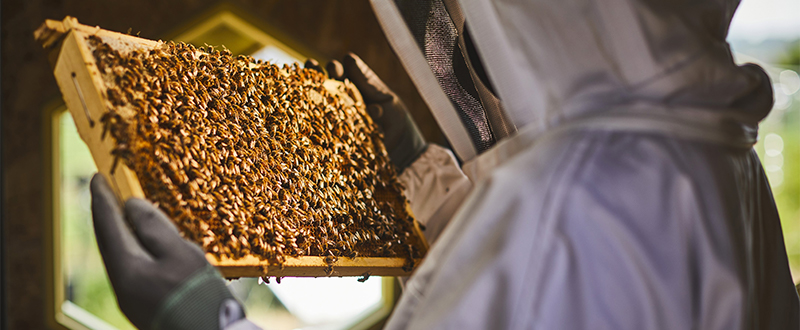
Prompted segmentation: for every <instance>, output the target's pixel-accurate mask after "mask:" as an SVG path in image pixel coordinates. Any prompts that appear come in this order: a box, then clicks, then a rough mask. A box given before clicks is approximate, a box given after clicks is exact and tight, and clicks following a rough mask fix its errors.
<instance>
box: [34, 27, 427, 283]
mask: <svg viewBox="0 0 800 330" xmlns="http://www.w3.org/2000/svg"><path fill="white" fill-rule="evenodd" d="M90 35H95V36H98V37H100V38H101V39H103V41H104V42H106V43H108V44H109V45H111V46H112V47H114V48H115V49H117V50H119V51H121V52H123V53H124V52H127V51H130V50H134V49H152V48H154V47H158V46H159V45H161V44H162V42H161V41H153V40H147V39H143V38H138V37H135V36H130V35H126V34H122V33H117V32H112V31H106V30H103V29H101V28H99V27H89V26H85V25H81V24H79V23H78V21H77V20H76V19H74V18H72V17H67V18H65V19H64V21H61V22H59V21H52V20H48V21H46V22H45V23H44V24H43V25H42V27H41V28H39V29H38V30H37V31H36V33H35V37H36V39H37V40H39V41H40V43H42V45H43V47H44V48H45V49H46V50H48V51H50V52H51V54H52V55H53V56H51V60H52V62H53V67H54V70H53V73H54V75H55V77H56V81H57V83H58V86H59V88H60V89H61V93H62V95H63V97H64V102H65V103H66V105H67V108H68V109H69V111H70V114H71V115H72V117H73V119H74V121H75V125H76V126H77V128H78V132H79V134H80V136H81V139H83V141H84V142H85V143H86V145H87V146H88V147H89V150H90V152H91V154H92V158H93V159H94V161H95V164H96V165H97V169H98V171H99V172H100V173H102V174H103V175H104V176H105V177H106V178H107V179H108V180H109V182H110V183H111V185H112V188H113V189H114V192H115V193H116V194H117V197H118V198H119V200H120V203H121V201H124V200H126V199H128V198H130V197H139V198H144V197H145V196H144V192H143V191H142V188H141V185H140V183H139V179H138V178H137V176H136V173H135V172H133V171H132V170H131V169H130V168H128V167H127V166H125V164H123V163H119V164H117V165H116V171H115V172H114V174H113V175H112V174H111V168H112V166H113V161H114V159H113V156H112V155H111V151H112V150H113V149H114V144H115V143H114V141H113V139H111V138H105V139H102V138H101V135H102V133H103V132H102V130H103V128H102V124H101V123H100V117H101V116H102V115H103V113H105V111H106V109H107V107H110V106H111V105H110V103H108V101H107V100H106V97H105V95H106V92H105V91H106V85H105V82H104V81H103V78H102V76H101V74H100V72H99V69H98V68H97V65H96V63H95V59H94V56H93V55H92V53H91V51H90V50H89V48H88V46H87V43H86V37H87V36H90ZM324 87H325V88H326V89H328V90H329V91H331V92H333V93H337V94H346V95H348V96H349V97H352V98H353V99H354V101H355V102H356V103H361V104H363V101H362V99H361V95H360V94H359V93H358V90H357V89H355V87H354V86H353V85H352V84H351V83H350V82H345V83H342V82H339V81H335V80H328V81H326V82H325V83H324ZM408 212H409V214H411V211H410V210H408ZM414 229H415V232H416V235H417V236H418V237H419V239H420V240H421V242H422V244H423V245H424V247H425V250H427V248H428V245H427V242H426V241H425V238H424V235H422V231H421V230H420V227H419V223H417V222H416V220H415V221H414ZM422 252H423V253H425V252H427V251H422ZM206 258H207V259H208V260H209V262H210V263H211V264H212V265H215V266H216V267H217V268H218V269H219V270H220V272H221V273H222V274H223V276H225V277H227V278H238V277H256V276H264V275H267V276H277V277H283V276H302V277H320V276H328V274H327V272H326V268H327V267H328V265H327V264H326V263H325V258H324V257H319V256H303V257H287V259H286V262H285V263H284V264H283V265H282V266H280V265H275V264H270V263H269V262H268V261H265V260H261V259H259V258H258V257H256V256H252V255H248V256H245V257H243V258H240V259H235V260H234V259H229V258H227V257H223V258H221V259H218V258H217V257H216V255H214V254H212V253H207V254H206ZM415 262H416V264H419V263H420V262H421V260H416V261H415ZM405 263H406V260H405V258H384V257H357V258H353V259H350V258H346V257H342V258H339V259H338V260H336V261H335V262H334V263H333V264H332V265H333V273H332V274H330V276H362V275H363V274H367V273H368V274H370V275H376V276H408V275H410V274H411V273H410V272H408V271H406V270H404V269H403V266H404V264H405Z"/></svg>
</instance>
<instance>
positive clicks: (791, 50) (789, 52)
mask: <svg viewBox="0 0 800 330" xmlns="http://www.w3.org/2000/svg"><path fill="white" fill-rule="evenodd" d="M777 64H778V65H782V66H789V67H792V66H800V39H797V40H795V41H793V42H788V43H786V51H785V52H784V53H783V54H782V55H780V56H779V57H778V63H777Z"/></svg>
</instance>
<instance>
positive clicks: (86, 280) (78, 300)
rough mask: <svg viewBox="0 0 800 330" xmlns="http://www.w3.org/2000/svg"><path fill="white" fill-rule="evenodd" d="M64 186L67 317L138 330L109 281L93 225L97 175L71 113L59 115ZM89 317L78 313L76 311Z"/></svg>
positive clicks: (62, 216) (60, 195)
mask: <svg viewBox="0 0 800 330" xmlns="http://www.w3.org/2000/svg"><path fill="white" fill-rule="evenodd" d="M56 122H57V124H58V125H59V128H58V132H59V136H58V150H57V152H58V161H59V171H58V178H57V179H58V180H59V181H58V182H59V183H60V185H61V187H60V188H61V190H60V191H59V192H58V194H57V198H59V202H60V204H61V205H60V206H61V207H60V210H59V218H60V219H61V249H60V250H61V258H62V259H61V262H62V267H63V268H62V269H63V274H62V276H63V278H64V297H65V299H66V300H67V301H68V302H65V304H64V306H62V312H64V313H65V314H67V315H69V316H71V317H73V318H76V319H77V320H78V321H80V322H83V323H84V324H86V323H91V324H102V323H98V322H95V320H92V319H91V315H94V316H95V317H97V318H99V319H101V320H102V321H105V322H106V323H108V324H110V325H112V326H115V327H117V328H120V329H135V328H134V327H133V325H132V324H130V322H128V319H127V318H125V316H124V315H123V314H122V312H120V310H119V308H118V307H117V301H116V298H115V296H114V293H113V291H112V289H111V284H110V283H109V282H108V277H107V276H106V271H105V268H104V267H103V261H102V259H101V258H100V252H99V251H98V250H97V243H95V239H94V227H93V226H92V213H91V196H90V194H89V180H91V178H92V175H93V174H94V173H95V172H96V171H97V170H96V168H95V165H94V161H92V156H91V154H90V153H89V149H88V148H87V147H86V144H84V143H83V140H81V138H80V136H78V131H77V129H76V128H75V124H74V123H73V122H72V116H70V114H69V113H68V112H67V111H63V112H61V113H60V114H58V115H57V119H56ZM76 306H77V307H80V308H81V309H83V310H85V311H86V312H88V314H82V313H80V312H76V310H78V309H76V308H75V307H76Z"/></svg>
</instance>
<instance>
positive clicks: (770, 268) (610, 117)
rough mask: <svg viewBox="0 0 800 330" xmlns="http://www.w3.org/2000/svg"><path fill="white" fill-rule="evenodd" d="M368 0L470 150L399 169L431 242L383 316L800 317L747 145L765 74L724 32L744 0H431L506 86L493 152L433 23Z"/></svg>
mask: <svg viewBox="0 0 800 330" xmlns="http://www.w3.org/2000/svg"><path fill="white" fill-rule="evenodd" d="M371 1H372V3H373V7H374V9H375V12H376V14H377V16H378V18H379V21H380V22H381V24H382V26H383V29H384V31H385V32H386V34H387V37H388V38H389V40H390V43H391V44H392V46H393V47H394V49H395V51H396V52H397V54H398V55H399V57H400V58H401V60H402V61H403V64H404V66H405V67H406V69H407V71H408V72H409V74H410V75H411V77H412V79H414V81H415V83H416V84H417V87H418V89H419V90H420V93H421V94H422V95H423V97H424V98H425V100H426V102H427V103H428V104H429V105H430V107H431V109H432V111H433V112H434V116H435V117H436V119H437V121H438V122H439V125H440V126H441V127H442V130H443V131H444V132H445V134H446V135H447V137H448V139H449V141H450V142H451V144H452V146H453V149H454V151H455V152H456V154H457V155H458V156H459V157H460V158H461V159H462V160H463V161H464V165H463V167H462V168H460V167H459V165H458V163H457V161H456V160H455V158H454V157H453V155H452V154H450V153H449V151H447V150H446V149H443V148H440V147H436V146H431V147H430V148H429V149H428V150H427V151H426V152H425V153H424V154H423V155H422V156H421V157H420V158H419V159H418V160H417V161H416V162H415V163H413V164H412V165H411V166H410V167H409V168H408V169H406V170H405V171H404V172H403V173H402V175H401V180H402V181H403V182H404V183H405V184H406V186H407V195H408V197H409V199H410V200H411V207H412V210H413V212H414V213H415V215H416V216H417V218H418V219H419V220H420V221H421V222H423V223H425V224H426V225H427V228H428V229H427V230H426V236H428V238H429V239H430V240H431V241H434V240H435V241H436V242H435V244H433V245H432V248H431V250H430V251H429V253H428V255H427V257H426V259H425V261H424V262H423V263H422V264H421V265H420V266H419V268H418V269H417V270H416V273H415V274H414V276H412V277H411V279H410V280H409V281H408V283H407V284H406V289H405V292H404V293H403V296H402V298H401V300H400V302H399V304H398V306H397V307H396V309H395V311H394V314H393V315H392V317H391V319H390V320H389V322H388V324H387V328H389V329H439V328H444V329H468V328H475V329H501V328H508V329H751V328H759V329H766V328H769V329H798V327H800V326H799V325H798V323H799V322H800V321H799V314H798V313H799V312H800V309H799V308H800V305H798V296H797V293H796V291H795V288H794V285H793V284H792V279H791V277H790V273H789V268H788V262H787V258H786V253H785V250H784V243H783V237H782V234H781V226H780V222H779V218H778V214H777V211H776V208H775V204H774V202H773V199H772V195H771V192H770V187H769V184H768V182H767V180H766V177H765V176H764V172H763V170H762V167H761V164H760V163H759V160H758V158H757V156H756V154H755V152H754V151H753V149H752V145H753V144H754V143H755V141H756V136H757V127H758V122H759V121H760V120H761V119H763V118H764V117H765V116H766V115H767V113H768V112H769V110H770V108H771V105H772V91H771V86H770V82H769V78H768V77H767V75H766V74H765V73H764V71H763V70H762V69H761V68H759V67H757V66H755V65H745V66H737V65H735V64H734V62H733V59H732V56H731V51H730V49H729V46H728V44H727V43H726V42H725V38H726V35H727V30H728V25H729V23H730V20H731V17H732V16H733V13H734V11H735V9H736V7H737V5H738V1H735V0H695V1H668V0H660V1H655V0H652V1H646V0H603V1H600V0H541V1H532V0H529V1H518V0H496V1H460V6H461V8H460V11H461V12H460V13H459V12H458V11H459V9H458V4H454V3H455V1H448V0H435V1H432V3H433V5H431V6H429V7H430V8H428V7H424V8H425V9H424V10H427V11H428V15H429V16H431V17H435V16H437V15H438V16H441V15H443V14H444V15H446V14H447V12H442V8H445V7H446V9H447V10H448V11H449V14H450V16H452V17H453V18H452V21H453V22H454V23H455V26H456V31H458V32H459V33H461V32H462V31H460V30H458V24H459V22H462V23H463V20H466V22H467V26H468V28H469V30H470V32H471V35H472V39H473V41H474V44H475V47H476V49H477V52H478V54H479V55H480V57H481V58H482V60H483V65H484V66H485V69H486V72H487V73H488V78H489V80H490V82H491V84H492V85H493V86H494V88H495V91H496V93H497V96H498V97H499V99H500V100H502V106H501V111H503V113H502V114H496V113H495V114H494V115H493V116H494V117H495V119H492V118H491V117H492V115H489V116H488V117H490V118H489V119H488V122H489V125H488V126H490V127H492V128H496V127H499V126H501V125H496V123H497V122H498V121H497V120H496V118H501V119H500V121H501V122H503V125H502V126H504V127H506V128H504V130H503V132H495V138H496V139H497V143H496V144H494V145H493V146H491V147H489V148H485V147H484V146H483V145H481V144H480V143H478V142H476V141H477V140H476V139H475V137H474V134H473V131H470V129H469V128H466V127H465V125H463V124H462V122H463V118H462V119H460V117H459V114H457V109H456V107H457V106H458V105H457V104H456V103H458V102H457V101H452V99H450V100H449V99H448V97H452V95H451V94H450V92H452V90H448V88H446V87H445V88H444V91H443V88H440V87H439V85H440V84H441V85H443V86H444V85H446V84H447V81H446V78H447V77H448V76H447V74H448V71H447V68H444V69H442V68H441V67H436V66H433V65H429V63H428V62H430V61H431V59H432V58H434V60H441V59H440V58H439V59H436V58H435V57H436V55H435V54H436V51H437V50H436V49H433V48H432V47H437V46H436V45H431V44H428V43H427V40H429V38H430V37H431V35H432V34H434V33H439V32H436V31H437V30H436V29H439V30H441V26H438V27H437V26H431V24H436V23H435V22H434V23H431V21H433V20H431V21H429V22H427V23H425V22H423V23H424V24H423V25H425V24H427V25H428V26H427V27H425V28H424V31H425V32H424V33H423V34H420V33H419V31H420V29H417V30H416V31H415V30H414V29H413V28H412V29H411V30H409V27H410V26H412V24H418V23H419V22H416V23H414V22H413V20H409V18H408V12H413V11H414V10H416V11H417V12H419V11H420V7H419V6H417V7H414V8H415V9H413V10H412V9H409V8H410V7H408V6H413V5H418V4H419V3H420V1H405V0H396V1H393V0H371ZM443 1H444V2H445V3H447V5H446V6H443V4H442V2H443ZM751 1H753V0H751ZM422 2H429V1H422ZM404 6H407V7H406V8H404ZM404 15H405V16H404ZM431 31H433V32H431ZM421 38H424V39H421ZM420 40H424V42H422V44H421V43H420ZM458 42H463V41H462V40H459V41H458ZM473 61H474V59H473ZM443 77H444V78H443ZM472 77H473V78H474V77H475V75H474V74H473V75H472ZM443 82H444V83H443ZM456 92H457V91H456ZM459 102H460V101H459ZM486 108H487V109H488V108H490V107H486ZM495 109H496V107H495ZM503 109H504V110H503ZM487 111H488V110H487ZM493 120H494V121H493ZM486 121H487V120H484V122H486ZM479 125H482V124H480V123H479ZM471 134H473V135H471ZM471 142H472V143H471ZM451 219H452V220H451ZM448 222H449V224H448ZM440 232H441V235H440V236H439V233H440ZM437 236H438V238H437Z"/></svg>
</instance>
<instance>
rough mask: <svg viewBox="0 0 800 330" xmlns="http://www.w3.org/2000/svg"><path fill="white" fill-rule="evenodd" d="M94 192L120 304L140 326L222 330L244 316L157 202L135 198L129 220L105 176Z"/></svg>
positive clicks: (98, 228)
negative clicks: (127, 222)
mask: <svg viewBox="0 0 800 330" xmlns="http://www.w3.org/2000/svg"><path fill="white" fill-rule="evenodd" d="M91 192H92V218H93V220H94V230H95V235H96V236H97V245H98V247H99V249H100V254H101V255H102V256H103V262H104V263H105V265H106V272H107V273H108V278H109V279H110V280H111V286H112V287H113V288H114V292H115V293H116V295H117V303H118V304H119V307H120V309H121V310H122V312H123V313H125V315H126V316H127V317H128V319H129V320H130V321H131V322H132V323H133V324H134V325H135V326H136V327H138V328H140V329H221V328H223V327H225V326H227V325H228V324H230V323H232V322H233V321H236V320H238V319H241V318H243V317H244V313H243V312H242V308H241V306H240V305H239V304H238V302H237V301H236V300H235V299H234V298H233V295H231V293H230V291H229V290H228V288H227V287H226V286H225V283H224V282H223V280H222V278H221V276H220V274H219V273H218V272H217V270H216V269H215V268H214V267H213V266H211V265H210V264H209V263H208V261H206V258H205V255H204V253H203V251H202V250H201V249H200V247H198V246H197V245H195V244H192V243H190V242H189V241H186V240H184V239H183V238H182V237H181V236H180V235H179V234H178V230H177V228H175V226H174V225H173V224H172V223H171V222H170V220H169V219H168V218H167V216H166V215H165V214H164V213H163V212H161V211H160V210H159V209H157V208H156V207H155V206H154V205H153V204H152V203H150V202H148V201H146V200H143V199H139V198H131V199H129V200H128V201H127V202H126V203H125V215H124V217H123V213H122V210H121V209H120V206H119V205H118V203H117V199H116V196H115V195H114V193H113V192H112V191H111V188H110V187H109V186H108V183H107V182H106V180H105V178H104V177H103V176H102V175H100V174H95V176H94V177H93V178H92V183H91ZM126 218H127V219H128V221H129V222H130V224H131V226H132V227H133V228H128V225H127V224H126V222H125V219H126Z"/></svg>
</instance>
